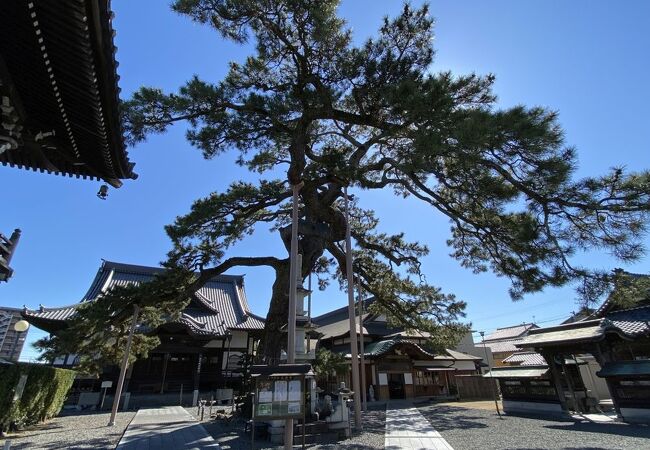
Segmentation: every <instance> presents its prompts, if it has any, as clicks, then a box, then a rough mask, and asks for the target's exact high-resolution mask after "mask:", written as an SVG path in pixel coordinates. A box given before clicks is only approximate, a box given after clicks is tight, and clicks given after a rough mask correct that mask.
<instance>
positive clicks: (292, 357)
mask: <svg viewBox="0 0 650 450" xmlns="http://www.w3.org/2000/svg"><path fill="white" fill-rule="evenodd" d="M302 186H303V183H300V184H295V185H293V186H292V189H293V209H292V211H291V250H290V257H289V311H288V313H289V314H288V320H287V363H288V364H294V363H295V362H296V291H297V289H298V276H299V274H300V271H301V270H302V268H301V267H299V266H298V264H299V263H300V260H299V258H298V202H299V201H300V198H299V196H298V193H299V192H300V189H301V188H302ZM300 265H302V264H300ZM284 448H285V449H291V448H293V419H287V420H286V421H285V423H284Z"/></svg>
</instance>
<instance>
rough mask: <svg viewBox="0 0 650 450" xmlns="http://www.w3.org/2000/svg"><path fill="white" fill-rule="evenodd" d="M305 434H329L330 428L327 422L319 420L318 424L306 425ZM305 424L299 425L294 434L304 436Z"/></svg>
mask: <svg viewBox="0 0 650 450" xmlns="http://www.w3.org/2000/svg"><path fill="white" fill-rule="evenodd" d="M304 426H305V434H318V433H327V431H328V430H329V427H328V426H327V422H325V421H324V420H319V421H317V422H310V423H307V424H305V425H304ZM302 427H303V424H301V423H299V424H297V425H296V426H295V431H294V434H302Z"/></svg>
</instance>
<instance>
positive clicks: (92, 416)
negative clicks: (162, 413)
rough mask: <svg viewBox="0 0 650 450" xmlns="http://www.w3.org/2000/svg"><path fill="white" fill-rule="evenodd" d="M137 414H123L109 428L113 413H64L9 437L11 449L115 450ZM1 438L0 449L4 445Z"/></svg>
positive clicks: (130, 412)
mask: <svg viewBox="0 0 650 450" xmlns="http://www.w3.org/2000/svg"><path fill="white" fill-rule="evenodd" d="M134 415H135V411H126V412H120V413H118V414H117V417H116V419H115V425H114V426H112V427H107V426H106V424H107V423H108V419H109V418H110V413H97V412H80V411H69V412H67V411H64V412H63V413H62V414H61V415H59V416H58V417H55V418H54V419H51V420H49V421H47V422H45V423H42V424H38V425H34V426H32V427H29V428H26V429H25V430H23V431H21V432H19V433H12V434H10V435H9V436H8V439H10V440H11V450H21V449H29V450H59V449H61V450H62V449H73V450H90V449H93V450H95V449H97V450H109V449H110V450H113V449H114V448H115V446H116V445H117V443H118V442H119V440H120V438H121V437H122V434H123V433H124V430H125V429H126V427H127V425H128V424H129V423H130V422H131V419H133V416H134ZM4 442H5V441H4V440H3V439H0V447H2V446H4Z"/></svg>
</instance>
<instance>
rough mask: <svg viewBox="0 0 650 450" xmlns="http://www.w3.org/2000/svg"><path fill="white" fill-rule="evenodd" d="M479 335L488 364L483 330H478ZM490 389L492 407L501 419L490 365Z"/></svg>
mask: <svg viewBox="0 0 650 450" xmlns="http://www.w3.org/2000/svg"><path fill="white" fill-rule="evenodd" d="M478 333H479V334H480V335H481V340H482V341H483V351H484V352H485V362H486V363H487V364H488V366H489V365H490V360H489V359H488V352H487V346H486V345H485V331H479V332H478ZM490 389H492V397H494V407H495V408H496V409H497V414H498V415H499V419H501V418H502V417H501V411H500V410H499V402H498V400H497V392H496V390H495V389H494V378H492V368H491V367H490Z"/></svg>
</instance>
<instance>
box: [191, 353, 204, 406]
mask: <svg viewBox="0 0 650 450" xmlns="http://www.w3.org/2000/svg"><path fill="white" fill-rule="evenodd" d="M202 357H203V354H202V353H201V352H199V353H197V361H196V371H195V372H194V395H193V397H192V406H196V403H197V401H198V400H199V386H200V381H201V358H202Z"/></svg>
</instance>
